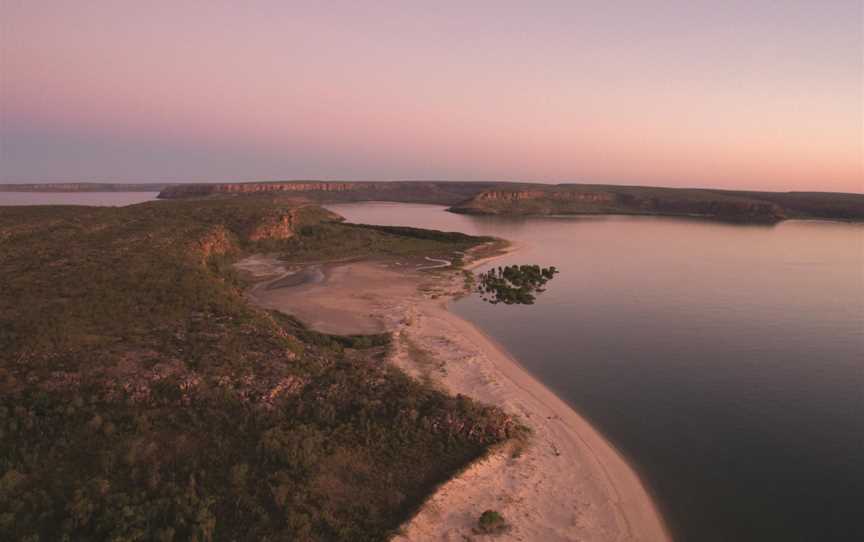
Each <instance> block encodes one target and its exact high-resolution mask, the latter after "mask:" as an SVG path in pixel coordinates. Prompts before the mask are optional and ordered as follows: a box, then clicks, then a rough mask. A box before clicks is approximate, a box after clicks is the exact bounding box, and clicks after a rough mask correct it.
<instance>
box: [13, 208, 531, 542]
mask: <svg viewBox="0 0 864 542" xmlns="http://www.w3.org/2000/svg"><path fill="white" fill-rule="evenodd" d="M288 212H292V213H293V214H292V215H291V218H292V220H293V223H292V224H293V227H295V228H297V229H300V230H304V229H308V228H312V230H313V231H314V230H315V229H316V228H331V227H333V228H343V229H347V230H348V231H351V232H352V235H354V236H355V237H357V238H358V239H361V240H362V239H363V238H364V236H365V237H366V238H367V239H368V238H370V236H371V237H372V238H374V239H372V240H371V241H370V242H369V243H370V244H372V245H375V246H384V247H387V246H391V245H399V244H402V243H405V242H406V241H405V239H404V236H400V235H398V234H397V233H395V232H381V231H377V230H370V229H363V228H356V229H355V228H354V227H352V226H345V225H338V226H337V225H319V226H316V224H321V223H322V221H323V220H327V219H329V218H331V216H329V215H328V213H327V212H326V211H323V210H321V209H319V208H317V207H303V208H301V209H293V210H292V209H287V208H286V207H285V205H284V204H279V203H274V202H272V201H269V200H261V199H257V198H242V201H241V200H234V201H216V200H214V201H207V202H185V201H184V202H159V203H148V204H142V205H136V206H132V207H126V208H120V209H111V208H83V207H27V208H25V207H18V208H0V539H10V540H14V539H20V540H37V539H39V540H61V539H64V537H65V538H66V539H69V540H103V539H116V540H151V539H156V540H195V539H197V540H210V539H216V540H233V539H255V540H268V539H269V540H283V539H295V540H380V539H383V538H385V537H386V536H387V535H388V534H389V533H390V532H391V531H392V529H394V528H395V527H396V526H398V525H399V523H400V522H401V521H402V520H404V519H405V518H406V517H407V516H408V515H409V514H410V513H411V512H412V511H413V510H414V509H416V507H417V506H418V505H419V503H420V502H422V499H423V498H424V497H425V496H426V495H427V494H428V493H429V492H430V491H431V489H432V488H433V487H434V485H435V484H437V483H439V482H441V481H442V480H444V479H446V478H447V477H449V476H451V475H452V474H453V473H454V472H455V471H456V470H458V469H459V468H461V467H463V466H464V465H465V464H466V463H467V462H469V461H471V460H472V459H473V458H475V457H477V456H478V455H480V454H482V453H483V451H484V450H485V449H486V448H487V447H488V446H489V445H491V444H493V443H496V442H499V441H501V440H502V439H505V438H506V437H507V436H508V434H509V433H511V432H512V431H514V430H515V429H513V423H512V421H511V420H510V419H508V418H507V417H506V416H505V415H504V414H502V413H501V412H500V411H498V410H496V409H493V408H488V407H483V406H481V405H477V404H475V403H473V402H472V401H470V400H468V399H466V398H462V397H459V398H453V397H449V396H446V395H444V394H442V393H441V392H439V391H436V390H434V389H432V388H430V387H428V386H425V385H423V384H422V383H419V382H417V381H414V380H412V379H409V378H408V377H406V376H405V375H404V374H402V373H400V372H399V371H398V370H396V369H394V368H392V367H391V366H389V365H388V364H387V363H385V362H384V360H383V356H384V353H385V349H386V342H387V341H386V338H382V337H373V338H369V339H365V338H360V339H358V338H350V339H345V338H339V337H330V336H325V335H321V334H317V333H314V332H310V331H309V330H306V329H303V328H302V326H300V325H299V324H298V323H297V322H294V321H293V320H291V319H290V318H285V317H281V316H279V315H274V314H268V313H266V312H263V311H260V310H257V309H254V308H252V307H250V306H249V305H248V304H246V303H245V302H244V301H243V298H242V292H241V286H240V284H239V283H238V282H236V280H235V279H234V278H233V275H232V274H231V272H230V271H229V269H230V266H229V265H228V264H229V263H230V261H232V260H233V259H234V258H236V257H239V256H240V255H242V254H244V253H248V252H250V251H256V250H260V249H262V248H267V249H269V250H273V249H283V250H288V251H289V254H290V249H291V248H292V247H293V246H295V244H296V243H297V242H298V240H300V238H301V237H302V238H304V243H307V244H308V242H309V240H310V238H308V237H307V236H302V235H301V236H299V237H294V238H292V239H288V240H284V239H279V238H278V235H277V236H276V237H275V238H270V239H262V240H258V241H254V242H253V241H250V240H249V237H250V235H251V232H255V231H257V229H256V228H258V227H259V226H260V224H262V223H263V224H265V225H266V224H271V223H278V220H279V219H281V218H282V217H284V216H285V215H286V213H288ZM382 235H383V236H384V237H383V238H381V237H380V236H382ZM409 239H410V241H408V242H407V243H408V244H409V245H410V246H411V247H412V250H413V249H416V250H420V245H422V244H423V243H420V244H419V245H418V244H417V243H418V238H417V237H411V238H409ZM432 242H433V243H442V242H443V243H446V242H447V241H446V240H438V241H432ZM462 242H464V243H466V244H470V243H471V241H470V240H466V239H462ZM310 246H311V245H310ZM430 246H431V245H430ZM460 246H461V245H460ZM307 248H309V247H307ZM439 248H440V246H438V245H435V246H434V249H435V250H437V249H439ZM310 250H311V248H310ZM351 346H354V347H356V348H349V347H351Z"/></svg>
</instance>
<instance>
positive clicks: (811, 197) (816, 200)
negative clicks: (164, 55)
mask: <svg viewBox="0 0 864 542" xmlns="http://www.w3.org/2000/svg"><path fill="white" fill-rule="evenodd" d="M274 192H275V193H290V194H291V195H292V196H295V197H300V198H303V199H306V200H309V201H316V202H348V201H395V202H411V203H433V204H438V205H449V206H451V208H450V210H451V211H453V212H457V213H466V214H500V215H548V214H638V215H661V216H697V217H703V218H709V219H716V220H726V221H737V222H756V223H775V222H778V221H781V220H785V219H789V218H796V219H831V220H864V194H841V193H830V192H755V191H733V190H716V189H701V188H658V187H643V186H618V185H592V184H561V185H549V184H539V183H498V182H482V183H473V182H433V181H394V182H323V181H286V182H267V183H226V184H198V185H177V186H172V187H168V188H166V189H165V190H163V191H162V192H161V193H160V194H159V197H160V198H165V199H180V198H190V197H204V196H213V195H220V194H235V195H243V194H259V193H274Z"/></svg>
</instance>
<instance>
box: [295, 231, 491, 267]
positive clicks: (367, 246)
mask: <svg viewBox="0 0 864 542" xmlns="http://www.w3.org/2000/svg"><path fill="white" fill-rule="evenodd" d="M487 241H492V238H491V237H473V236H470V235H466V234H464V233H459V232H442V231H434V230H422V229H417V228H407V227H395V226H369V225H362V224H339V223H335V222H321V223H317V224H312V225H308V226H305V227H302V228H299V230H298V232H297V235H295V236H294V237H292V238H291V239H289V240H288V241H287V243H286V245H285V255H284V256H283V259H285V260H287V261H291V262H309V261H321V260H325V261H326V260H337V259H341V260H344V259H352V258H360V257H363V258H368V257H400V258H412V257H418V256H424V255H430V256H434V255H438V256H448V257H449V258H448V259H452V260H454V264H455V265H456V266H458V264H459V261H460V260H461V255H462V253H463V252H464V251H466V250H468V249H469V248H472V247H475V246H477V245H478V244H479V243H482V242H487Z"/></svg>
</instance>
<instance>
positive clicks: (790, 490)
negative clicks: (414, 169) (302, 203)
mask: <svg viewBox="0 0 864 542" xmlns="http://www.w3.org/2000/svg"><path fill="white" fill-rule="evenodd" d="M329 207H330V208H331V209H332V210H334V211H336V212H338V213H339V214H341V215H343V216H345V217H346V218H348V219H349V220H350V221H352V222H361V223H372V224H385V225H404V226H415V227H425V228H434V229H441V230H450V231H463V232H465V233H476V234H483V235H497V236H500V237H505V238H508V239H513V240H515V241H517V242H519V243H520V244H522V245H523V246H524V248H523V249H522V250H520V251H519V252H517V253H515V254H512V255H509V256H507V257H505V258H503V259H501V260H497V261H496V262H495V264H494V265H505V264H508V263H536V264H539V265H544V266H547V265H555V266H556V267H558V268H559V269H561V274H560V276H559V277H557V278H556V280H555V281H554V282H553V283H551V284H550V287H549V290H548V291H547V292H546V293H545V294H544V295H543V296H542V297H540V298H538V303H537V304H535V305H531V306H508V307H502V306H501V305H496V306H490V305H487V304H485V303H482V302H481V301H479V300H478V299H472V298H469V299H465V300H463V301H461V302H459V303H456V304H455V305H454V310H455V311H456V312H457V313H458V314H460V315H462V316H463V317H465V318H467V319H469V320H471V321H472V322H474V323H476V324H477V325H479V326H480V327H481V328H482V329H484V330H485V331H486V332H488V333H489V334H490V335H492V336H493V337H494V338H495V339H497V340H498V341H499V342H501V343H502V344H503V345H504V346H505V347H506V348H507V349H508V350H510V352H512V353H513V354H514V355H515V356H516V357H517V358H518V359H519V360H520V361H521V362H522V363H523V364H524V365H525V366H526V367H527V368H528V369H529V370H531V371H532V372H533V373H534V374H535V375H537V376H538V377H539V378H540V379H541V380H543V381H544V382H545V383H546V384H547V385H548V386H549V387H551V388H552V389H554V390H555V391H556V392H557V393H558V394H559V395H560V396H561V397H562V398H564V399H566V400H567V401H569V402H570V403H571V404H573V405H574V406H575V407H576V408H577V409H578V410H579V412H580V413H582V414H583V415H585V416H586V417H588V418H589V419H591V420H592V422H594V423H595V425H596V426H597V427H599V428H600V429H601V430H602V431H603V432H604V433H605V434H606V435H607V436H608V437H609V438H610V439H611V440H612V441H613V442H615V443H616V445H617V446H618V447H619V448H620V449H621V450H622V451H623V452H624V453H625V454H626V455H627V456H628V457H629V458H630V459H631V460H632V461H633V462H634V464H635V465H636V466H637V467H638V468H639V469H640V471H641V473H642V475H643V478H644V479H645V481H646V482H647V483H648V485H649V486H650V488H651V490H652V491H653V492H654V493H655V494H656V496H657V497H658V499H659V501H660V504H661V507H662V508H663V510H664V513H665V515H666V519H667V521H668V522H669V523H670V524H671V525H672V527H673V529H674V530H675V532H676V534H677V536H678V538H679V539H680V540H707V541H712V540H718V541H719V540H815V539H818V540H849V539H859V538H861V537H862V536H864V532H862V526H861V525H860V521H859V520H858V519H857V516H858V506H857V505H858V502H859V500H860V498H859V497H860V491H861V488H864V465H862V464H861V462H860V460H859V458H860V454H861V449H862V448H861V446H862V441H861V435H862V434H864V406H862V402H861V397H862V395H861V390H862V389H864V274H862V269H864V226H862V225H854V224H840V223H830V222H797V221H795V222H785V223H781V224H779V225H776V226H740V225H730V224H719V223H712V222H708V221H703V220H687V219H669V218H655V217H590V218H589V217H546V218H536V219H525V218H523V219H505V218H495V217H471V216H464V215H453V214H451V213H446V212H444V211H443V208H441V207H437V206H425V205H410V204H390V203H363V204H345V205H331V206H329Z"/></svg>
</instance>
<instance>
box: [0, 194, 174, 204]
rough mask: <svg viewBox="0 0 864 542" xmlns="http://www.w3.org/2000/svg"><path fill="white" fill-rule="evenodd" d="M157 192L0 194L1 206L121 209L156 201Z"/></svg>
mask: <svg viewBox="0 0 864 542" xmlns="http://www.w3.org/2000/svg"><path fill="white" fill-rule="evenodd" d="M158 194H159V193H158V192H0V206H3V205H94V206H98V207H123V206H126V205H132V204H134V203H141V202H144V201H150V200H154V199H156V196H157V195H158Z"/></svg>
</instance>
